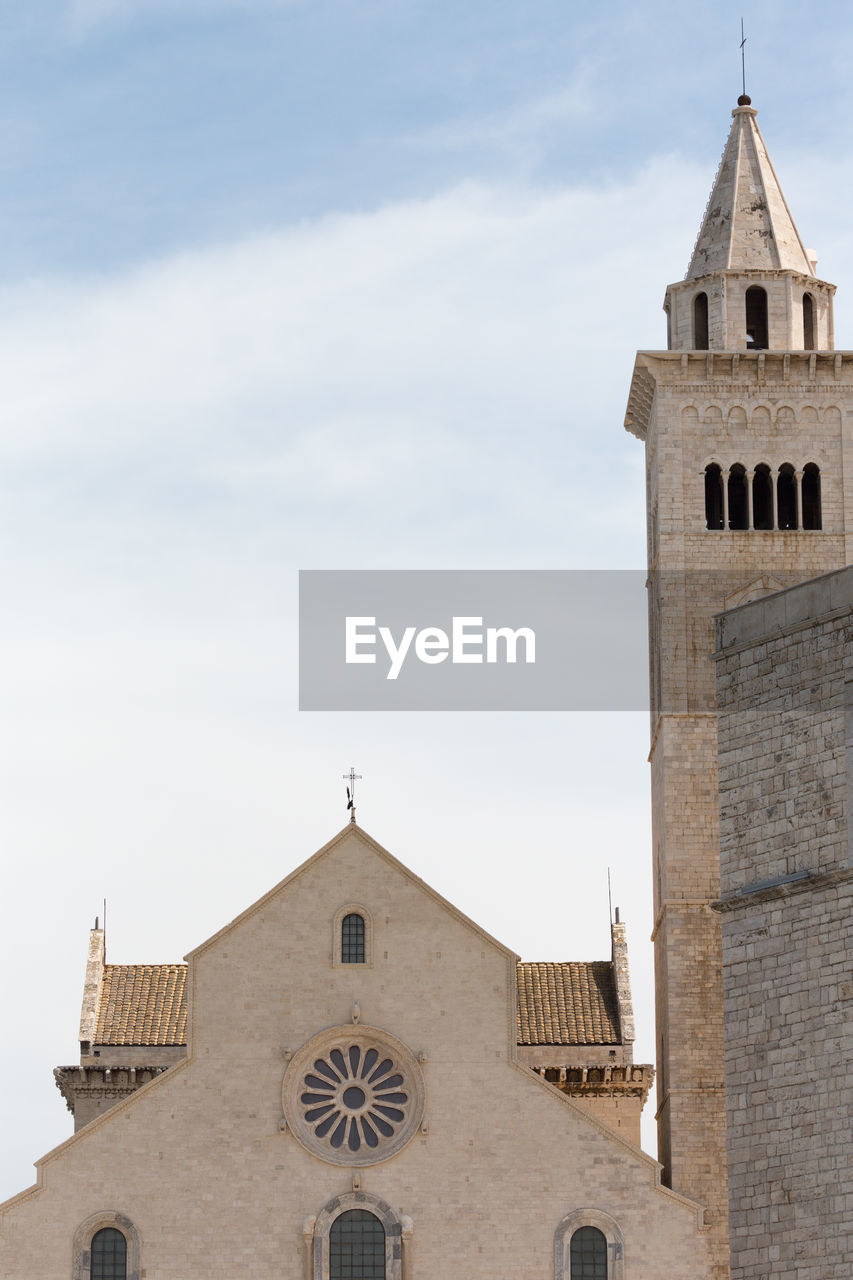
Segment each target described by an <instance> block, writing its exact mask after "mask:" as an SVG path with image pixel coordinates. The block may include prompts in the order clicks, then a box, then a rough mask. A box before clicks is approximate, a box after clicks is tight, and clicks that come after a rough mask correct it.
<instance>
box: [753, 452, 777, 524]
mask: <svg viewBox="0 0 853 1280" xmlns="http://www.w3.org/2000/svg"><path fill="white" fill-rule="evenodd" d="M752 527H753V529H772V528H773V481H772V479H771V476H770V468H769V467H768V466H766V465H765V463H763V462H760V463H759V464H758V466H757V467H756V468H755V475H754V476H753V477H752Z"/></svg>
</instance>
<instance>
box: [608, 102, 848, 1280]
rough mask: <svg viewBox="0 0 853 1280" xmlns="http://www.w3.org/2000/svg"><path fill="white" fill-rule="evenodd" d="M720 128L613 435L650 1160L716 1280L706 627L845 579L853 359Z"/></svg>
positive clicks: (828, 304)
mask: <svg viewBox="0 0 853 1280" xmlns="http://www.w3.org/2000/svg"><path fill="white" fill-rule="evenodd" d="M732 117H733V123H732V127H731V132H730V133H729V137H728V140H727V142H726V147H725V150H724V152H723V158H722V161H721V163H720V167H719V170H718V172H717V176H716V179H715V181H714V186H713V189H712V192H711V198H710V200H709V202H708V207H707V210H706V213H705V216H704V218H703V221H702V225H701V228H700V231H699V236H698V239H697V241H696V247H695V249H694V251H693V256H692V258H691V260H690V265H689V267H688V269H687V274H686V276H685V278H684V279H683V280H680V281H679V282H678V283H677V284H672V285H670V286H669V288H668V289H667V291H666V297H665V300H664V310H665V311H666V315H667V328H668V335H667V350H666V351H641V352H638V354H637V358H636V363H635V366H634V374H633V380H632V384H631V391H630V396H629V401H628V411H627V416H626V419H625V426H626V428H627V430H628V431H630V432H631V433H632V434H633V435H635V436H637V437H638V438H639V439H640V440H642V441H643V442H644V444H645V449H646V500H647V539H648V567H649V638H650V682H651V751H650V756H649V760H650V763H651V777H652V831H653V875H654V904H655V925H654V933H653V938H654V944H655V987H656V1021H657V1030H656V1036H657V1056H658V1075H657V1081H658V1097H657V1124H658V1154H659V1158H660V1160H661V1162H662V1164H663V1166H664V1180H665V1181H666V1183H667V1184H668V1185H670V1186H671V1187H672V1188H673V1189H674V1190H676V1191H679V1192H681V1193H682V1194H684V1195H686V1196H689V1197H690V1198H692V1199H694V1200H697V1201H699V1202H700V1203H702V1204H703V1205H704V1206H705V1210H706V1214H705V1218H706V1226H707V1230H708V1233H709V1237H710V1244H711V1250H712V1256H713V1258H714V1264H713V1269H712V1275H713V1277H714V1280H724V1277H726V1276H727V1275H728V1228H727V1212H728V1211H727V1191H726V1107H725V1087H724V1059H723V989H722V964H721V930H720V918H719V915H718V914H717V912H715V910H714V908H713V903H714V901H715V900H716V899H717V898H718V897H719V892H720V888H719V886H720V847H719V818H718V787H717V718H716V706H715V690H714V670H713V666H714V664H713V662H712V660H711V653H712V651H713V648H714V632H713V620H714V616H715V614H717V613H720V612H721V611H722V610H724V609H727V608H731V607H733V606H735V605H737V604H741V603H745V602H747V601H748V600H751V599H755V598H756V597H758V596H761V595H764V594H767V593H769V592H772V591H776V590H778V589H780V588H781V587H785V586H790V585H793V584H794V583H797V582H801V581H803V580H805V579H808V578H812V577H815V576H817V575H819V574H822V573H826V572H828V571H829V570H832V569H837V568H840V567H842V566H844V565H845V564H848V563H850V562H851V559H853V352H850V351H845V352H841V351H835V349H834V345H835V338H834V330H833V295H834V293H835V287H834V286H833V285H831V284H827V283H826V282H825V281H823V280H821V279H819V278H818V276H817V274H816V272H817V262H816V257H815V254H814V253H813V251H812V250H810V249H806V248H805V247H804V245H803V242H802V240H801V239H800V236H799V233H798V231H797V228H796V226H795V224H794V221H793V218H792V216H791V213H790V210H789V209H788V205H787V203H786V201H785V197H784V195H783V194H782V189H781V186H780V184H779V181H778V179H777V177H776V173H775V171H774V169H773V166H772V164H771V163H770V158H769V156H768V153H767V148H766V146H765V144H764V139H763V138H762V136H761V133H760V131H759V128H758V124H757V119H756V111H755V109H754V108H753V106H752V104H751V101H750V99H749V98H748V97H746V96H745V95H744V96H743V97H741V98H740V99H739V100H738V105H737V107H736V109H735V110H734V111H733V112H732ZM845 476H846V477H848V479H847V486H846V489H845V483H844V480H845ZM761 785H762V782H761V780H760V779H756V786H757V787H759V788H760V786H761ZM779 822H780V824H782V825H784V823H785V797H784V796H780V797H779ZM756 945H760V940H759V939H757V940H756Z"/></svg>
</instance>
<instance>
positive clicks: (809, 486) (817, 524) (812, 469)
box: [803, 462, 823, 529]
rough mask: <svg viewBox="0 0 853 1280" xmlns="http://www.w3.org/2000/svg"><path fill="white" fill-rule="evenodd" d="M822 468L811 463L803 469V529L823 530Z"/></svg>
mask: <svg viewBox="0 0 853 1280" xmlns="http://www.w3.org/2000/svg"><path fill="white" fill-rule="evenodd" d="M822 527H823V525H822V522H821V512H820V468H819V467H818V466H817V465H816V464H815V463H814V462H809V463H807V465H806V466H805V467H804V468H803V528H804V529H821V528H822Z"/></svg>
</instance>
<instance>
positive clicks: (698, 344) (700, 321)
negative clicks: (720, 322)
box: [693, 293, 708, 351]
mask: <svg viewBox="0 0 853 1280" xmlns="http://www.w3.org/2000/svg"><path fill="white" fill-rule="evenodd" d="M693 346H694V347H695V348H696V350H697V351H707V350H708V295H707V293H697V294H696V297H695V298H694V299H693Z"/></svg>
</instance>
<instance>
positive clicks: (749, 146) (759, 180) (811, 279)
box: [664, 94, 835, 352]
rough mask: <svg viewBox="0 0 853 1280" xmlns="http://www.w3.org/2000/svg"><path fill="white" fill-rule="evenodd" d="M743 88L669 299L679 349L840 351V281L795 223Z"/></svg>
mask: <svg viewBox="0 0 853 1280" xmlns="http://www.w3.org/2000/svg"><path fill="white" fill-rule="evenodd" d="M756 114H757V113H756V111H755V108H754V107H753V106H752V104H751V102H750V99H749V98H748V97H747V96H746V94H743V95H742V96H741V97H740V98H738V105H737V106H736V107H735V109H734V111H733V112H732V117H733V120H732V127H731V131H730V133H729V136H728V140H727V142H726V147H725V151H724V152H723V158H722V160H721V161H720V167H719V169H718V170H717V176H716V179H715V180H714V186H713V189H712V191H711V198H710V200H709V201H708V208H707V209H706V211H705V217H704V219H703V220H702V227H701V230H700V232H699V238H698V240H697V241H696V248H695V249H694V250H693V257H692V258H691V259H690V266H689V267H688V268H687V275H686V276H685V277H684V279H683V280H680V281H678V283H677V284H671V285H670V286H669V288H668V289H667V291H666V297H665V298H664V310H665V311H666V314H667V346H668V347H669V349H670V351H732V352H738V351H803V350H805V351H831V350H832V349H833V347H834V331H833V315H832V299H833V294H834V293H835V285H832V284H828V283H827V282H826V281H825V280H818V278H817V276H816V274H815V273H816V271H817V258H816V256H815V254H814V252H813V251H812V250H810V249H806V248H805V247H804V245H803V242H802V240H801V239H800V235H799V232H798V231H797V228H796V226H795V225H794V219H793V218H792V217H791V211H790V209H789V208H788V206H787V204H786V202H785V197H784V196H783V195H782V188H781V187H780V186H779V179H778V178H777V177H776V173H775V170H774V168H773V165H772V164H771V163H770V157H769V156H768V154H767V147H766V146H765V145H764V139H763V138H762V136H761V131H760V130H759V128H758V124H757V123H756Z"/></svg>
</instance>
